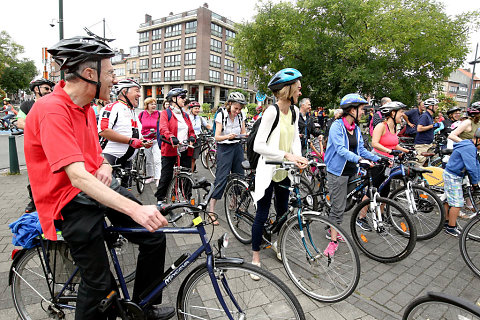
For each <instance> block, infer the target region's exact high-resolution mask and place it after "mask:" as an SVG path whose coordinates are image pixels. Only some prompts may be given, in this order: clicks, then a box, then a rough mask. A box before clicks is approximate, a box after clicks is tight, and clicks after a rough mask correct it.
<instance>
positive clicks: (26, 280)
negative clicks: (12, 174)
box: [9, 188, 305, 320]
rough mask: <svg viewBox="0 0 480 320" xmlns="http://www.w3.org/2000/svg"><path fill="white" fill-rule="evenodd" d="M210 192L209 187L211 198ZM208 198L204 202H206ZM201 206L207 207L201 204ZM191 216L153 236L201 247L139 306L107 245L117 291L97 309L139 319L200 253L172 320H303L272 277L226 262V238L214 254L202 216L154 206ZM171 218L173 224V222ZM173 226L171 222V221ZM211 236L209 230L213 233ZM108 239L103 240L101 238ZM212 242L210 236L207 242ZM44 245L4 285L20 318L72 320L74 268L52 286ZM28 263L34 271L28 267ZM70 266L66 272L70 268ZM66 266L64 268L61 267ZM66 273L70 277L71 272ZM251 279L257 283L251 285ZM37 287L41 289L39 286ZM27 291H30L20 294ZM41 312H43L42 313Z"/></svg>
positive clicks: (23, 257) (18, 262)
mask: <svg viewBox="0 0 480 320" xmlns="http://www.w3.org/2000/svg"><path fill="white" fill-rule="evenodd" d="M211 192H213V188H212V190H211V191H210V193H211ZM207 198H208V197H207ZM202 205H203V206H206V205H207V203H204V204H202ZM177 209H179V210H180V211H185V210H187V211H190V212H191V214H192V215H193V217H194V219H193V222H194V227H192V228H161V229H158V230H157V231H156V232H161V233H165V234H174V235H175V234H196V235H198V236H199V238H200V240H201V245H200V247H199V248H198V249H197V250H196V251H194V252H193V253H191V254H187V253H184V254H183V255H181V256H180V257H179V258H178V259H177V260H176V261H175V262H174V264H173V265H172V267H171V268H170V269H168V270H167V271H166V272H165V277H164V278H160V279H158V281H156V282H155V283H152V285H151V287H150V288H149V289H147V290H146V292H144V293H143V294H142V295H141V297H140V299H141V301H140V302H138V303H134V302H132V301H131V300H130V294H129V292H128V290H127V287H126V282H125V279H124V277H123V272H122V268H121V266H120V265H119V263H118V257H117V255H116V252H115V249H114V248H113V247H112V245H111V243H109V242H107V247H108V251H109V255H110V256H111V258H112V260H113V261H114V262H115V263H114V265H115V273H116V275H117V278H118V280H119V288H120V289H119V290H118V292H117V291H112V292H111V293H110V294H109V295H108V296H107V297H106V298H105V299H104V300H103V301H102V303H101V304H100V306H99V307H100V310H102V311H106V310H109V308H111V306H112V305H115V307H116V311H117V313H118V315H119V316H120V317H121V318H122V319H124V320H129V319H130V320H132V319H143V316H144V315H143V309H144V308H145V307H147V306H149V304H150V302H151V301H153V299H155V297H156V296H157V295H158V294H159V293H160V292H161V291H162V290H163V289H164V288H165V287H167V286H168V285H169V284H171V282H172V281H173V280H174V279H175V278H177V277H178V275H180V274H181V273H182V272H183V271H185V270H186V269H187V267H188V266H190V265H191V264H193V263H194V262H195V261H196V260H197V259H198V258H199V257H200V255H202V254H203V253H205V255H206V262H204V263H202V264H200V265H199V266H197V267H196V268H194V269H193V270H192V271H191V272H190V273H189V274H188V275H187V276H186V278H185V280H184V281H183V283H182V285H181V286H180V290H179V292H178V296H177V302H176V307H177V316H178V318H179V319H211V318H228V319H232V320H233V319H247V318H255V317H256V316H262V317H266V318H267V319H302V320H304V319H305V315H304V313H303V310H302V307H301V305H300V303H299V302H298V300H297V299H296V297H295V296H294V295H293V293H292V292H291V291H290V289H288V287H286V286H285V284H283V283H282V282H281V281H280V280H279V279H278V278H277V277H276V276H274V275H273V274H271V273H269V272H268V271H266V270H264V269H261V268H259V267H257V266H254V265H251V264H249V263H245V262H244V261H243V260H242V259H238V258H227V257H225V255H224V248H225V247H227V245H228V240H227V238H226V234H224V235H222V236H221V237H220V239H219V240H218V242H217V243H218V253H217V254H214V253H213V250H212V247H211V245H210V240H209V239H208V236H207V234H206V231H205V227H204V226H205V223H204V222H203V220H202V218H201V217H200V213H201V212H203V213H204V214H205V212H204V211H203V210H201V209H200V208H198V207H195V206H192V205H190V204H188V203H175V204H172V205H169V206H163V207H159V210H160V211H161V212H162V214H164V215H165V216H167V215H170V216H172V217H175V218H177V217H180V215H177V214H175V210H177ZM175 218H174V219H175ZM171 222H172V221H171ZM105 232H106V234H107V235H115V234H117V233H118V232H122V233H125V234H126V233H133V232H135V233H138V232H144V233H147V232H148V231H147V230H146V229H144V228H117V227H114V226H106V227H105ZM212 235H213V231H212ZM108 238H109V237H108V236H107V237H106V239H108ZM210 239H211V237H210ZM46 244H48V241H45V240H41V239H40V240H39V243H38V244H37V246H36V247H35V248H32V249H24V250H22V251H21V253H17V254H16V255H15V257H14V261H13V263H12V267H11V269H10V275H9V284H10V285H11V290H12V298H13V300H14V305H15V308H16V310H17V312H18V314H19V316H20V317H21V318H22V319H37V318H39V319H41V318H45V317H52V318H53V317H56V318H57V319H65V317H67V319H70V318H72V317H73V312H74V309H75V301H76V289H77V287H78V284H77V282H78V268H75V267H74V266H73V271H71V270H69V272H67V273H66V276H65V277H64V278H63V279H60V281H59V282H57V281H56V280H57V279H56V278H55V274H54V273H53V274H52V270H54V269H52V266H51V261H52V260H51V258H50V255H49V251H48V250H45V248H46ZM32 259H36V260H37V265H36V266H30V264H29V263H30V262H31V261H32ZM72 265H73V264H72ZM72 265H70V268H71V267H72ZM64 266H65V265H64ZM70 271H71V272H70ZM251 274H254V275H256V276H258V277H260V278H261V280H262V281H253V280H252V279H251V277H250V275H251ZM41 286H42V287H41ZM25 291H29V292H25ZM42 310H43V312H42Z"/></svg>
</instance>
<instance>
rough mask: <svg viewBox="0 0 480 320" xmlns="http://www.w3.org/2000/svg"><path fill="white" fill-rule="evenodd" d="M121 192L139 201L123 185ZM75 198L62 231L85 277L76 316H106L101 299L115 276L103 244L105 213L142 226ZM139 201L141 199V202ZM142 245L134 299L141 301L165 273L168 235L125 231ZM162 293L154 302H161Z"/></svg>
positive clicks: (112, 286)
mask: <svg viewBox="0 0 480 320" xmlns="http://www.w3.org/2000/svg"><path fill="white" fill-rule="evenodd" d="M119 193H120V194H122V195H124V196H126V197H127V198H129V199H131V200H133V201H135V202H138V201H137V200H136V199H135V198H134V197H133V195H131V194H130V193H129V192H128V191H127V190H125V189H124V188H120V190H119ZM76 199H77V198H75V199H74V200H72V201H71V202H69V203H68V204H67V205H66V206H65V207H64V208H63V209H62V216H63V219H64V220H63V221H62V222H61V228H62V235H63V237H64V238H65V240H66V241H67V243H68V245H69V247H70V251H71V254H72V257H73V260H74V261H75V264H76V265H77V266H78V267H79V268H80V274H81V277H82V280H81V282H80V285H79V288H78V297H77V304H76V311H75V319H76V320H79V319H82V320H83V319H92V320H93V319H95V320H97V319H107V316H106V315H105V314H101V313H100V312H99V311H98V303H99V302H100V301H101V300H102V299H104V298H105V297H106V296H107V295H108V294H109V293H110V291H111V290H112V289H115V288H116V283H115V279H114V278H113V275H112V274H111V272H110V267H109V262H108V255H107V252H106V250H105V244H104V229H103V223H104V214H105V215H106V216H107V217H108V219H109V220H110V221H111V222H112V223H113V224H114V225H115V226H122V227H140V226H139V225H138V224H137V223H136V222H135V221H133V220H132V219H131V218H130V217H129V216H127V215H125V214H123V213H120V212H118V211H115V210H113V209H106V210H105V208H104V207H101V206H100V205H93V204H92V205H86V204H83V203H80V202H78V201H77V200H76ZM138 203H139V202H138ZM124 236H125V237H126V238H127V239H128V240H129V241H132V242H133V243H136V244H138V245H139V255H138V261H137V269H136V277H135V284H134V287H133V296H132V300H133V301H134V302H140V298H139V296H140V295H141V294H142V292H143V291H144V290H145V289H147V288H148V287H149V286H150V285H151V284H152V282H154V281H155V280H156V279H158V278H159V277H163V271H164V264H165V246H166V242H165V235H164V234H161V233H134V234H124ZM161 301H162V297H161V296H159V297H158V298H157V300H156V301H155V302H154V303H153V304H159V303H161Z"/></svg>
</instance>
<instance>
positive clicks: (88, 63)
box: [65, 60, 98, 81]
mask: <svg viewBox="0 0 480 320" xmlns="http://www.w3.org/2000/svg"><path fill="white" fill-rule="evenodd" d="M87 68H90V69H95V70H97V61H92V60H91V61H85V62H82V63H80V64H79V65H78V67H77V68H76V70H75V71H76V72H77V73H78V74H82V72H83V70H85V69H87ZM97 72H98V70H97ZM77 78H78V77H77V75H76V74H75V73H74V72H69V73H65V81H72V80H75V79H77Z"/></svg>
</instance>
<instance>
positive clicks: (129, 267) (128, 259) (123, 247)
mask: <svg viewBox="0 0 480 320" xmlns="http://www.w3.org/2000/svg"><path fill="white" fill-rule="evenodd" d="M113 246H114V248H115V253H116V255H117V259H118V263H119V264H120V268H121V269H122V273H123V279H124V280H125V282H126V283H129V282H131V281H133V280H134V279H135V274H136V269H137V259H138V244H135V243H133V242H131V241H129V240H127V239H126V238H125V237H123V236H122V235H119V238H118V240H117V241H116V242H115V243H114V244H113ZM109 257H110V255H109ZM110 271H111V272H112V274H113V275H114V276H115V278H116V276H117V274H116V273H115V268H114V267H113V262H112V261H110Z"/></svg>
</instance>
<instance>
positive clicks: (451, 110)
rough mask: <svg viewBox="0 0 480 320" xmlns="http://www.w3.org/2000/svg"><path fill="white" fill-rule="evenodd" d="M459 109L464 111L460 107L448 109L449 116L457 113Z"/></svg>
mask: <svg viewBox="0 0 480 320" xmlns="http://www.w3.org/2000/svg"><path fill="white" fill-rule="evenodd" d="M457 111H462V108H460V107H452V108H450V109H448V111H447V116H449V115H451V114H452V113H455V112H457Z"/></svg>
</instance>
